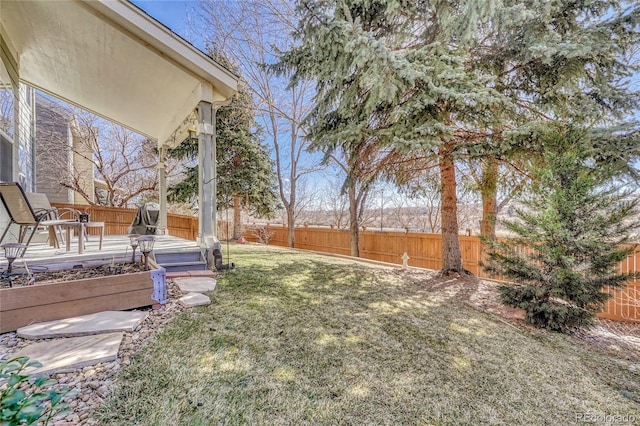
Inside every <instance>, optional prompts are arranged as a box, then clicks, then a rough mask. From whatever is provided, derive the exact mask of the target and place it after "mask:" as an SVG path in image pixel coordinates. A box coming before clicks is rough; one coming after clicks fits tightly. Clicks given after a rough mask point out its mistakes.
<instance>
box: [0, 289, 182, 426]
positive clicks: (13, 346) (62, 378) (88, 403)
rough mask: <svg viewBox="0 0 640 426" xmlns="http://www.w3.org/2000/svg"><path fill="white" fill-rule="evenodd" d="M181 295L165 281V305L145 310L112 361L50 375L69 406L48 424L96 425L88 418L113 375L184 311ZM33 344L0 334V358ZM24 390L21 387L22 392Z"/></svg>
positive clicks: (7, 356) (6, 334) (90, 416)
mask: <svg viewBox="0 0 640 426" xmlns="http://www.w3.org/2000/svg"><path fill="white" fill-rule="evenodd" d="M182 295H183V293H182V292H181V291H180V289H179V288H178V287H177V286H176V285H175V284H174V283H173V281H172V280H168V281H167V296H168V297H167V304H166V305H165V306H164V307H162V308H160V309H157V310H151V309H149V311H148V315H147V317H146V319H145V320H144V321H143V322H142V324H141V325H140V326H139V327H138V328H137V329H136V330H135V331H134V332H133V333H126V334H125V337H124V339H123V341H122V344H121V345H120V350H119V352H118V358H117V359H116V360H115V361H111V362H106V363H100V364H95V365H91V366H88V367H84V368H80V369H78V370H75V371H69V372H63V373H58V374H53V375H52V378H54V379H56V380H57V381H58V383H57V384H56V385H55V386H54V388H55V389H57V390H59V389H61V388H63V387H67V388H68V389H69V390H70V391H71V393H70V394H69V395H67V396H66V397H65V398H64V399H63V402H65V403H67V404H68V405H69V408H70V409H71V410H72V412H71V413H67V414H65V415H63V416H61V417H58V418H55V419H53V421H52V422H51V423H50V424H52V425H54V426H67V425H96V424H97V421H96V420H95V419H93V418H92V413H93V412H94V410H95V409H97V408H98V407H99V406H100V405H101V404H102V403H103V402H104V401H105V400H106V399H107V398H108V396H109V391H110V390H111V388H112V386H113V384H114V381H115V376H116V374H117V373H118V371H119V370H120V369H121V368H123V367H126V366H127V365H129V364H130V363H131V361H130V359H131V356H133V355H134V354H135V353H136V352H138V351H140V350H142V349H143V348H144V347H145V344H146V342H147V341H148V340H149V338H151V337H152V336H153V335H154V334H155V333H156V332H158V331H160V330H162V329H163V327H164V326H166V325H167V324H168V323H169V322H171V320H172V319H173V318H174V317H175V316H176V315H177V314H179V313H180V312H182V311H183V310H185V309H186V308H184V307H182V306H181V305H180V304H179V303H178V302H177V300H178V298H180V297H182ZM43 341H46V340H43ZM33 343H34V342H33V341H30V340H25V339H21V338H19V337H17V335H16V333H15V332H12V333H5V334H1V335H0V358H11V356H12V355H11V354H12V353H15V352H18V351H19V350H20V349H22V348H24V347H26V346H28V345H30V344H33ZM27 389H28V386H25V390H27Z"/></svg>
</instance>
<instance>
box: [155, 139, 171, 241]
mask: <svg viewBox="0 0 640 426" xmlns="http://www.w3.org/2000/svg"><path fill="white" fill-rule="evenodd" d="M159 151H160V152H159V155H158V189H159V191H158V192H159V194H158V197H159V200H160V217H158V228H157V229H158V230H159V232H160V233H162V232H163V231H164V234H167V233H168V228H167V148H166V147H165V146H161V147H160V150H159Z"/></svg>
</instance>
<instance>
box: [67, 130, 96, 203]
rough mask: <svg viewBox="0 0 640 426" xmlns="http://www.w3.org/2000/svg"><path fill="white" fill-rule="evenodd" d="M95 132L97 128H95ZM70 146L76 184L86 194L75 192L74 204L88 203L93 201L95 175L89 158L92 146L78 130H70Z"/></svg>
mask: <svg viewBox="0 0 640 426" xmlns="http://www.w3.org/2000/svg"><path fill="white" fill-rule="evenodd" d="M95 132H97V130H95ZM71 143H72V146H73V170H74V173H75V176H77V179H78V185H79V186H80V188H81V189H82V191H83V192H84V194H86V197H88V198H89V200H87V199H86V198H85V196H83V195H82V194H80V193H79V192H75V204H76V205H89V204H90V203H94V202H95V198H96V191H95V177H94V166H93V162H92V161H90V160H89V159H90V158H93V155H94V153H93V147H92V146H91V145H90V143H89V141H87V140H86V138H83V137H82V135H81V133H80V132H78V131H73V132H72V142H71Z"/></svg>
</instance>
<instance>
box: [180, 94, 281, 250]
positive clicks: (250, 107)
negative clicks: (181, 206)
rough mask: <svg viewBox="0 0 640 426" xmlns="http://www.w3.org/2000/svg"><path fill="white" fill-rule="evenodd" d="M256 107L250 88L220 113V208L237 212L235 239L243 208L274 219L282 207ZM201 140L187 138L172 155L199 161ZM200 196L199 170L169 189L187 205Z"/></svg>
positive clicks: (189, 171)
mask: <svg viewBox="0 0 640 426" xmlns="http://www.w3.org/2000/svg"><path fill="white" fill-rule="evenodd" d="M254 109H255V108H254V104H253V101H252V99H251V95H250V94H249V93H248V91H247V90H246V88H244V87H240V90H239V91H238V92H237V93H236V94H235V95H234V97H233V99H232V101H231V104H230V105H228V106H225V107H221V108H220V110H218V112H217V114H216V131H217V137H216V163H217V179H218V184H217V189H218V193H217V197H216V199H217V206H218V209H223V208H233V209H234V230H233V237H234V238H239V237H240V236H241V230H240V226H241V223H240V211H241V208H242V207H245V208H246V209H248V210H249V211H250V212H251V213H252V214H254V215H258V216H262V217H273V216H274V214H275V211H276V210H277V209H278V208H279V206H280V205H279V203H278V196H277V193H276V184H275V173H274V171H273V161H272V160H271V158H270V157H269V153H268V151H267V148H266V147H265V146H263V145H262V144H261V143H260V140H259V133H258V126H257V123H256V122H255V119H254V116H253V112H254ZM197 153H198V144H197V140H192V139H187V140H186V141H184V142H183V143H182V144H181V145H180V146H179V147H178V148H176V149H174V150H172V151H171V152H170V155H171V156H173V157H174V158H196V157H197ZM197 194H198V167H197V166H194V167H188V168H187V169H186V170H185V172H184V178H183V180H182V181H180V182H178V183H177V184H175V185H172V186H171V187H170V188H169V196H170V198H171V200H173V201H182V202H186V201H189V200H190V199H192V198H193V197H194V196H197Z"/></svg>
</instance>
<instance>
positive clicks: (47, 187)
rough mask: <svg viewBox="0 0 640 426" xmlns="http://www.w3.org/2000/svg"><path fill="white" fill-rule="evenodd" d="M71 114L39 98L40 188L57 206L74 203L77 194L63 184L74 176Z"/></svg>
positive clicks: (37, 143) (38, 182) (38, 186)
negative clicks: (72, 168) (72, 170)
mask: <svg viewBox="0 0 640 426" xmlns="http://www.w3.org/2000/svg"><path fill="white" fill-rule="evenodd" d="M70 116H71V112H70V111H68V110H67V109H65V108H63V107H62V106H60V105H57V104H54V103H53V102H51V101H48V100H47V99H45V98H44V97H42V96H37V97H36V188H35V192H42V193H45V194H47V197H48V198H49V201H51V202H53V203H70V204H73V201H74V196H73V191H72V190H70V189H68V188H65V187H64V186H63V185H62V183H63V182H65V181H67V180H69V176H70V175H71V158H72V152H71V140H72V135H71V128H70V125H69V117H70Z"/></svg>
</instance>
